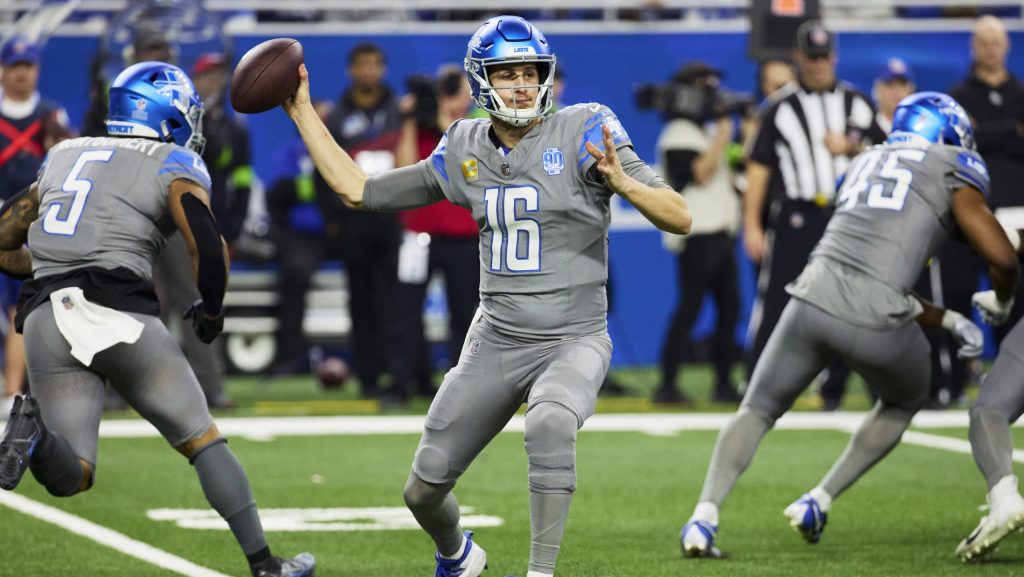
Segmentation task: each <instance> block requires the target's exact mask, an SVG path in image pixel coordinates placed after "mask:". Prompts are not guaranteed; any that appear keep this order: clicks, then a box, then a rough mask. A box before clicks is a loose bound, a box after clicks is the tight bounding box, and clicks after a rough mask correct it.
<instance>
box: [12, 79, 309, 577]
mask: <svg viewBox="0 0 1024 577" xmlns="http://www.w3.org/2000/svg"><path fill="white" fill-rule="evenodd" d="M202 115H203V105H202V102H201V101H200V100H199V98H198V96H197V95H196V92H195V88H194V87H193V86H192V81H191V80H189V78H188V76H186V75H185V73H184V72H182V71H181V69H179V68H177V67H176V66H171V65H169V64H165V63H162V62H142V63H139V64H136V65H134V66H132V67H130V68H128V69H126V70H124V71H123V72H122V73H121V74H119V75H118V77H117V78H116V79H115V80H114V82H113V84H111V87H110V107H109V115H108V120H107V132H108V134H109V135H110V137H102V138H77V139H74V140H66V141H64V142H62V143H60V144H59V145H58V146H55V147H54V148H53V149H51V150H50V152H49V154H48V155H47V158H46V160H45V161H44V163H43V166H42V168H41V169H40V170H39V177H38V179H37V181H36V182H35V183H34V184H33V185H32V186H30V187H29V188H28V189H26V190H25V191H23V192H22V194H21V195H20V197H18V198H16V199H14V200H12V201H11V202H10V203H8V204H6V205H4V208H3V211H2V213H0V251H2V252H0V266H2V268H3V269H4V270H5V272H8V273H13V274H18V275H20V276H26V277H27V276H31V279H30V280H29V281H27V282H26V283H25V285H24V288H23V289H22V293H21V299H20V301H19V303H18V315H17V318H16V322H17V328H18V330H19V331H21V332H23V333H24V335H25V348H26V352H27V354H28V371H29V377H30V379H31V383H32V396H26V397H18V399H17V400H16V401H15V405H14V409H13V411H12V412H11V418H10V420H9V421H8V422H7V427H6V429H5V431H4V436H3V440H2V442H0V487H3V488H4V489H7V490H13V489H14V488H15V487H16V486H17V485H18V483H19V481H20V480H21V478H22V476H23V475H24V473H25V470H26V469H31V471H32V475H33V476H34V477H35V478H36V480H37V481H38V482H39V483H40V484H41V485H43V486H44V487H46V489H47V491H49V492H50V494H52V495H54V496H57V497H70V496H72V495H76V494H78V493H81V492H83V491H86V490H88V489H89V488H90V487H91V486H92V484H93V480H94V478H95V471H96V450H97V446H96V445H97V437H98V436H99V425H100V417H101V415H102V412H103V393H104V381H109V382H110V383H111V385H112V386H113V387H114V388H115V389H116V390H117V392H118V393H119V394H120V395H121V396H122V397H123V398H124V399H125V401H127V402H128V404H129V405H130V406H131V407H132V408H133V409H135V410H136V411H137V412H138V413H139V414H140V415H142V416H143V417H144V418H145V419H146V420H148V421H149V422H150V423H152V424H153V426H154V427H156V428H157V430H159V431H160V433H161V434H162V435H163V437H164V438H165V439H167V441H168V442H169V443H170V444H171V446H173V447H174V448H175V449H177V450H178V452H180V453H181V454H182V455H183V456H184V457H185V458H187V459H188V461H189V463H190V464H192V465H193V466H194V467H195V470H196V473H197V474H198V475H199V482H200V485H201V486H202V489H203V492H204V493H205V495H206V498H207V500H208V501H209V503H210V505H211V506H212V507H213V509H215V510H216V511H217V512H218V513H220V515H221V516H222V517H223V518H224V520H225V521H227V524H228V526H229V527H230V529H231V531H232V533H233V534H234V536H235V539H236V540H237V541H238V544H239V546H240V547H241V549H242V551H243V553H244V554H245V555H246V557H247V559H248V561H249V567H250V570H251V572H252V574H253V575H254V576H255V577H303V576H307V575H312V574H313V571H314V569H315V565H316V563H315V561H314V559H313V557H312V556H311V555H309V554H308V553H302V554H300V555H298V556H296V557H295V558H292V559H282V558H280V557H277V556H274V555H272V554H271V552H270V548H269V546H268V545H267V540H266V537H265V535H264V533H263V527H262V524H261V522H260V518H259V513H258V511H257V509H256V502H255V500H254V498H253V495H252V491H251V490H250V488H249V480H248V478H247V477H246V474H245V471H244V470H243V469H242V466H241V464H240V463H239V462H238V459H236V458H235V455H234V454H233V453H232V452H231V450H230V449H228V446H227V444H226V443H227V442H226V440H225V439H224V437H223V436H222V435H221V434H220V431H218V430H217V425H216V424H215V423H214V422H213V418H212V417H211V416H210V411H209V409H208V408H207V405H206V399H205V397H204V396H203V392H202V390H201V389H200V387H199V382H198V381H197V380H196V377H195V375H194V374H193V373H192V369H191V368H190V367H189V364H188V362H187V361H186V360H185V357H184V355H183V354H182V352H181V348H180V347H179V346H178V343H177V341H176V340H175V339H174V337H172V336H171V335H170V333H169V332H168V331H167V328H166V327H165V326H164V325H163V323H161V321H160V318H159V316H158V315H159V313H160V308H159V304H158V303H157V300H156V294H155V293H154V288H153V280H152V279H153V261H154V260H155V259H156V257H157V255H158V254H159V253H160V251H161V250H162V249H163V248H164V246H165V245H166V243H167V239H168V238H169V237H170V236H171V235H172V234H174V233H175V232H176V231H179V230H180V231H181V233H182V235H183V236H184V238H185V242H186V244H187V245H188V249H189V253H190V254H191V255H192V263H193V265H192V273H193V277H194V280H195V281H196V285H197V286H198V289H199V294H200V296H201V299H200V300H198V301H196V303H195V304H194V305H193V306H192V307H190V308H189V309H188V311H187V312H186V316H185V318H190V319H191V320H192V328H193V329H194V331H195V333H196V335H197V336H198V337H199V338H200V339H201V340H202V341H203V342H206V343H210V342H212V341H213V339H214V338H216V337H217V335H218V334H219V333H220V331H221V328H222V327H223V317H222V308H221V305H222V303H223V300H224V289H225V287H226V285H227V275H228V258H227V251H226V248H225V244H224V241H223V239H222V238H221V236H220V232H219V230H218V229H217V224H216V222H215V221H214V219H213V215H212V214H211V213H210V206H209V197H208V193H207V191H208V190H209V186H210V177H209V174H208V173H207V171H206V165H205V164H203V161H202V159H201V158H200V156H199V152H200V151H201V150H202V145H203V136H202ZM26 243H27V244H28V248H26V247H25V246H24V245H25V244H26Z"/></svg>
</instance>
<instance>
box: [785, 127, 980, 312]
mask: <svg viewBox="0 0 1024 577" xmlns="http://www.w3.org/2000/svg"><path fill="white" fill-rule="evenodd" d="M964 186H972V187H974V188H977V189H978V190H980V191H981V192H982V193H983V194H985V195H987V194H988V189H989V180H988V170H987V168H986V166H985V162H984V161H983V160H982V159H981V157H980V156H978V154H977V153H975V152H973V151H970V150H967V149H964V148H960V147H955V146H948V145H938V144H933V145H930V146H927V147H922V146H916V145H913V144H907V143H898V144H886V145H882V146H876V147H873V148H870V149H868V150H866V151H865V152H863V153H862V154H861V155H860V156H858V157H857V158H856V159H854V161H853V163H852V164H851V166H850V170H849V172H848V173H847V177H846V179H845V181H844V182H843V185H842V187H841V188H840V190H839V194H838V197H837V201H836V212H835V214H834V215H833V217H832V219H831V220H830V221H829V224H828V227H827V228H826V230H825V234H824V236H823V237H822V238H821V241H820V242H819V243H818V245H817V247H815V249H814V251H813V252H812V253H811V261H810V262H809V263H808V266H807V268H806V269H805V270H804V272H803V273H802V274H801V278H799V279H798V280H797V281H795V282H794V283H793V284H792V285H791V286H790V287H789V292H790V294H792V295H794V296H796V297H798V298H801V299H803V300H806V301H809V302H811V303H812V304H815V305H817V306H819V307H821V308H823V309H825V310H826V311H829V312H830V313H834V314H836V315H838V316H840V317H845V318H847V320H850V321H851V322H857V323H858V324H862V325H868V326H879V327H883V326H893V325H895V324H899V323H902V322H905V321H906V320H908V319H909V318H913V316H916V314H918V312H919V311H920V308H919V305H918V304H917V303H916V301H914V300H913V299H911V297H909V292H910V290H911V288H912V287H913V285H914V283H915V282H916V281H917V279H918V277H919V276H920V275H921V271H922V270H924V267H925V265H926V263H927V262H928V259H929V258H931V257H932V255H934V254H935V252H936V251H937V250H938V248H939V247H940V246H941V245H942V243H943V242H945V241H946V239H947V238H948V237H949V234H950V232H951V231H953V230H954V229H955V228H956V222H955V220H954V218H953V214H952V209H951V198H952V196H951V193H952V192H953V191H954V190H956V189H959V188H962V187H964Z"/></svg>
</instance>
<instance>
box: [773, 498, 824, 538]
mask: <svg viewBox="0 0 1024 577" xmlns="http://www.w3.org/2000/svg"><path fill="white" fill-rule="evenodd" d="M782 514H783V515H785V516H786V517H788V518H789V526H790V527H792V528H793V530H794V531H796V532H797V533H800V535H802V536H803V538H804V539H805V540H806V541H807V542H808V543H812V544H813V543H817V542H818V541H820V540H821V534H822V533H823V532H824V531H825V523H827V522H828V513H826V512H825V511H822V510H821V505H819V504H818V501H817V499H815V498H814V497H811V496H810V495H809V494H807V493H804V495H803V496H802V497H800V498H799V499H797V500H796V501H793V503H792V504H790V506H789V507H786V509H785V510H784V511H783V512H782Z"/></svg>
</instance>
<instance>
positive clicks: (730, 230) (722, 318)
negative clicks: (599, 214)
mask: <svg viewBox="0 0 1024 577" xmlns="http://www.w3.org/2000/svg"><path fill="white" fill-rule="evenodd" d="M721 78H722V73H721V72H720V71H719V70H716V69H715V68H712V67H711V66H709V65H708V64H706V63H704V62H699V61H694V62H689V63H687V64H685V65H684V66H683V67H682V68H681V69H680V70H679V72H678V73H677V74H676V75H675V77H674V78H673V82H672V84H671V85H669V86H667V87H662V88H658V87H655V88H653V89H652V88H645V89H642V90H641V95H642V96H641V100H642V101H643V100H644V99H645V97H650V96H653V100H648V101H650V102H651V103H652V104H654V105H656V106H657V107H659V108H660V109H661V111H662V113H663V114H664V115H665V119H666V121H667V124H666V125H665V128H664V130H662V132H661V136H660V137H659V138H658V145H657V148H658V162H659V164H660V165H661V169H662V174H664V176H665V180H666V181H668V183H669V184H671V185H672V187H673V188H675V189H676V190H679V191H681V192H682V194H683V196H685V197H686V202H687V204H688V205H690V206H691V207H692V210H693V211H694V213H695V214H700V215H701V218H700V219H695V220H694V226H693V229H692V230H691V231H690V235H689V236H688V237H682V236H677V235H667V234H666V235H665V245H666V248H668V249H669V250H671V251H672V252H674V253H676V255H677V257H676V258H677V263H678V265H677V270H678V275H679V276H678V278H679V283H678V290H679V296H678V304H677V305H676V310H675V312H674V313H673V315H672V322H671V324H670V325H669V329H668V332H667V333H666V335H665V340H664V343H663V344H662V350H661V381H660V384H659V386H658V389H657V390H656V391H655V393H654V399H653V400H654V402H655V403H687V402H689V399H688V398H687V396H686V395H685V394H684V393H683V392H681V391H680V390H679V388H678V387H677V385H676V377H677V371H678V368H679V364H680V363H681V362H682V360H683V357H684V355H685V353H686V351H687V349H688V348H689V344H690V330H691V329H692V328H693V324H694V323H695V322H696V320H697V317H698V314H699V313H700V309H701V305H702V303H703V302H704V294H705V293H706V292H708V291H710V292H711V294H712V295H713V296H714V299H715V304H716V305H717V309H718V322H717V325H716V327H715V331H714V336H713V339H712V347H711V360H712V364H713V365H714V370H715V388H714V391H713V392H712V395H711V400H712V401H715V402H738V401H739V399H740V396H739V394H738V393H737V392H736V389H735V388H734V387H733V385H732V383H731V380H730V373H731V372H732V365H733V362H734V360H735V359H734V355H733V352H734V348H735V347H734V343H733V335H734V334H735V330H736V322H737V321H738V319H739V304H740V302H739V301H740V298H739V288H738V286H737V269H736V256H735V252H736V230H737V228H738V227H739V219H740V201H739V197H738V195H737V194H736V190H735V188H734V187H733V176H734V174H733V170H732V167H731V166H730V163H729V150H730V148H731V146H732V145H733V134H734V133H735V130H734V125H733V116H734V114H736V113H747V112H748V111H749V110H751V109H752V108H753V100H752V99H748V98H744V97H739V96H736V95H734V94H732V93H729V92H727V91H724V90H722V89H721V87H720V81H721ZM642 103H643V102H642ZM736 146H738V145H736ZM684 241H685V242H684Z"/></svg>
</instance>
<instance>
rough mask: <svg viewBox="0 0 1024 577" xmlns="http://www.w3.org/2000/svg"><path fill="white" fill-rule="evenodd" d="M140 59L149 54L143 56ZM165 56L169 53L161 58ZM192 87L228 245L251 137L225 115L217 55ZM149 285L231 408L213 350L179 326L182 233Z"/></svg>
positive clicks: (184, 290) (244, 199) (211, 399)
mask: <svg viewBox="0 0 1024 577" xmlns="http://www.w3.org/2000/svg"><path fill="white" fill-rule="evenodd" d="M161 46H166V44H164V45H161V44H160V43H159V42H154V43H152V44H145V43H140V44H139V45H138V46H137V47H136V48H137V49H143V50H145V49H149V48H152V49H153V50H158V49H160V47H161ZM139 53H141V54H142V55H143V56H144V57H149V56H150V55H151V54H149V53H147V52H145V51H143V52H137V54H139ZM164 56H167V54H164ZM190 76H191V78H192V82H193V84H194V85H195V87H196V92H198V94H199V97H200V98H201V99H202V101H203V108H204V110H205V112H204V114H203V136H205V137H206V147H205V148H204V150H203V153H202V155H203V161H204V162H206V166H207V168H208V170H209V172H210V181H211V186H210V207H211V209H212V211H213V215H214V217H215V218H216V220H217V226H218V227H219V228H220V231H221V235H222V236H223V237H224V240H225V241H227V243H228V245H229V246H230V245H231V244H232V243H233V242H234V240H235V239H236V238H237V237H238V233H239V231H240V230H241V228H242V220H243V219H244V218H245V209H246V206H247V205H248V200H249V186H250V183H251V181H252V167H251V166H250V165H249V135H248V133H247V131H246V130H245V128H244V127H242V126H241V125H240V124H238V123H237V122H236V121H234V120H233V119H231V118H230V117H229V116H228V115H227V111H226V110H225V107H224V104H225V103H224V98H225V86H226V84H227V70H226V69H225V62H224V56H223V55H222V54H219V53H207V54H204V55H202V56H201V57H200V58H199V59H198V60H197V61H196V64H195V65H194V66H193V67H192V70H191V71H190ZM153 283H154V284H155V285H156V293H157V297H158V298H159V300H160V318H161V319H162V320H163V321H164V324H166V325H167V326H168V327H169V328H171V331H172V333H173V334H175V335H176V336H177V337H178V341H179V342H180V343H181V350H182V351H183V352H184V353H185V358H186V359H188V363H189V365H191V366H192V372H194V373H195V375H196V379H197V380H198V381H199V385H200V386H201V387H202V388H203V393H204V394H205V395H206V404H207V405H209V407H210V408H213V409H229V408H231V407H232V406H233V404H232V402H231V399H230V398H229V397H228V394H227V392H226V391H225V390H224V363H223V359H222V358H221V356H220V355H219V353H218V351H217V348H216V347H211V346H207V345H206V344H205V343H203V342H202V341H201V340H199V337H197V336H196V335H195V333H194V332H193V331H191V330H189V327H188V326H187V325H185V324H184V323H182V322H181V320H180V317H181V315H182V313H183V312H184V311H185V310H186V309H188V307H189V306H191V305H192V303H194V302H195V301H196V300H197V299H198V298H199V291H198V289H197V288H196V285H195V283H194V282H192V257H191V256H189V254H188V249H187V248H186V246H185V240H184V239H183V238H182V236H181V234H180V233H177V234H175V235H174V236H172V237H171V238H170V239H169V240H168V241H167V246H166V247H164V250H163V252H161V253H160V255H159V256H158V257H157V260H156V263H155V264H154V267H153Z"/></svg>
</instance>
